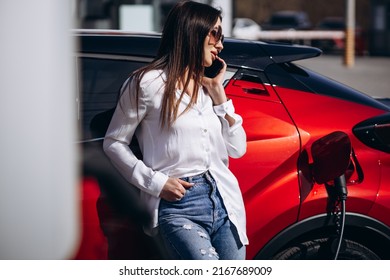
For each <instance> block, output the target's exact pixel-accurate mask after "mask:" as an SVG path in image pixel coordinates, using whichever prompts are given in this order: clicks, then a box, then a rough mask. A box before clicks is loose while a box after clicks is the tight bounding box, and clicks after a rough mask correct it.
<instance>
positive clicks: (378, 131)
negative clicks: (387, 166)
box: [352, 113, 390, 153]
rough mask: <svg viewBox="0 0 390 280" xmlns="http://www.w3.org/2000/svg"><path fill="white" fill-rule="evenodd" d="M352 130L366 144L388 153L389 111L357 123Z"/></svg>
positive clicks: (389, 133) (389, 140)
mask: <svg viewBox="0 0 390 280" xmlns="http://www.w3.org/2000/svg"><path fill="white" fill-rule="evenodd" d="M352 131H353V133H354V134H355V136H356V137H357V138H358V139H359V140H360V141H362V142H363V143H364V144H366V145H367V146H369V147H371V148H374V149H377V150H380V151H383V152H386V153H390V113H386V114H383V115H379V116H376V117H373V118H370V119H368V120H365V121H363V122H361V123H358V124H357V125H355V126H354V128H353V130H352Z"/></svg>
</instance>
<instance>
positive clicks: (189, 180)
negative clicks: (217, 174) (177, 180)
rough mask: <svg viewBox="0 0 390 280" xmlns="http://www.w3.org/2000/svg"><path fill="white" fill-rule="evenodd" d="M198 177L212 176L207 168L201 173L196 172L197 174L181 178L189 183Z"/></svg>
mask: <svg viewBox="0 0 390 280" xmlns="http://www.w3.org/2000/svg"><path fill="white" fill-rule="evenodd" d="M200 178H208V179H210V178H212V176H211V174H210V171H208V170H207V171H205V172H203V173H200V174H197V175H193V176H188V177H183V178H181V179H182V180H184V181H187V182H189V183H191V182H192V181H196V180H198V179H200Z"/></svg>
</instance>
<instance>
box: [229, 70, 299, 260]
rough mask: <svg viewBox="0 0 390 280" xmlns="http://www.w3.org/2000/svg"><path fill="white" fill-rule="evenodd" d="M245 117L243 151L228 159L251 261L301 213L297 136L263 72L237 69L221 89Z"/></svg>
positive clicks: (237, 110) (292, 124)
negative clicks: (238, 192)
mask: <svg viewBox="0 0 390 280" xmlns="http://www.w3.org/2000/svg"><path fill="white" fill-rule="evenodd" d="M225 91H226V93H227V95H228V97H229V98H231V99H232V100H233V102H234V105H235V108H236V112H237V113H238V114H240V115H241V116H242V117H243V126H244V129H245V131H246V134H247V152H246V154H245V155H244V156H243V157H242V158H240V159H231V160H230V168H231V170H232V171H233V172H234V174H235V175H236V176H237V178H238V180H239V183H240V186H241V190H242V193H243V196H244V200H245V205H246V211H247V228H248V235H249V238H250V243H251V246H250V247H249V248H248V253H249V254H250V255H249V257H252V256H253V255H254V254H255V253H256V251H257V250H258V249H260V248H261V247H262V245H263V244H264V243H265V242H266V241H267V240H268V239H270V238H271V237H272V236H274V235H275V234H276V233H277V232H279V231H280V230H282V229H283V228H285V227H286V226H288V225H290V224H292V223H294V222H295V221H296V219H297V215H298V209H299V186H298V177H297V159H298V156H299V151H300V137H299V133H298V131H297V129H296V127H295V125H294V123H293V121H292V120H291V118H290V116H289V114H288V112H287V111H286V109H285V107H284V105H283V103H282V102H281V101H280V99H279V97H278V96H277V94H276V92H275V91H274V89H273V87H272V85H270V84H269V82H268V80H267V78H266V76H265V75H264V73H263V72H261V71H254V70H248V69H240V70H238V71H237V72H236V74H235V75H234V76H233V77H232V79H230V80H229V82H228V83H227V85H226V87H225Z"/></svg>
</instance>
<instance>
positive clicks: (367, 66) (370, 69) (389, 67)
mask: <svg viewBox="0 0 390 280" xmlns="http://www.w3.org/2000/svg"><path fill="white" fill-rule="evenodd" d="M297 64H300V65H302V66H305V67H307V68H309V69H312V70H314V71H315V72H318V73H320V74H322V75H325V76H327V77H329V78H332V79H334V80H337V81H339V82H342V83H343V84H346V85H348V86H350V87H352V88H355V89H357V90H359V91H361V92H364V93H366V94H368V95H371V96H373V97H375V98H378V97H379V98H390V57H370V56H361V57H359V56H357V57H356V58H355V63H354V65H353V66H352V67H350V68H348V67H346V66H345V65H344V64H343V56H339V55H321V56H319V57H316V58H311V59H307V60H300V61H297Z"/></svg>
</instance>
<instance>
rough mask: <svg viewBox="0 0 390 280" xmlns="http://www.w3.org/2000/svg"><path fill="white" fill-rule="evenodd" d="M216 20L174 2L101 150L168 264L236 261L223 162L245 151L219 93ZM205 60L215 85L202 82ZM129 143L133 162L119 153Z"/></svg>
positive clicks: (232, 201) (204, 8)
mask: <svg viewBox="0 0 390 280" xmlns="http://www.w3.org/2000/svg"><path fill="white" fill-rule="evenodd" d="M222 49H223V35H222V28H221V12H220V11H219V10H217V9H215V8H213V7H211V6H208V5H205V4H201V3H197V2H192V1H185V2H179V3H178V4H177V5H176V6H175V7H174V8H173V9H172V10H171V12H170V14H169V15H168V18H167V21H166V23H165V25H164V29H163V32H162V40H161V45H160V48H159V51H158V55H157V57H156V58H155V60H154V61H153V62H152V63H151V64H149V65H147V66H146V67H144V68H142V69H140V70H138V71H136V72H135V73H133V75H132V76H131V77H130V78H129V79H128V80H127V81H126V82H125V84H124V85H123V87H122V95H121V98H120V101H119V104H118V106H117V108H116V111H115V113H114V115H113V118H112V120H111V123H110V126H109V128H108V130H107V133H106V137H105V140H104V145H103V146H104V150H105V152H106V154H107V155H108V156H109V157H110V159H111V160H112V162H113V164H114V165H115V166H116V167H117V168H118V169H119V170H120V172H121V173H122V174H123V175H124V176H125V178H126V179H127V180H128V181H129V182H130V183H131V184H134V185H135V186H137V187H138V188H139V189H140V190H141V192H140V195H141V199H142V200H143V201H144V203H145V204H146V205H147V207H148V209H149V210H150V211H151V213H152V215H153V218H154V219H153V224H152V225H151V226H150V228H149V229H148V230H147V232H148V233H150V234H154V233H155V232H156V229H158V232H159V234H160V236H161V237H162V239H163V240H164V244H165V247H166V250H167V253H168V256H169V258H172V259H244V258H245V245H246V244H247V243H248V240H247V237H246V228H245V227H246V224H245V223H246V221H245V210H244V204H243V200H242V195H241V192H240V189H239V186H238V182H237V179H236V178H235V176H234V175H233V174H232V172H231V171H230V170H229V169H228V157H229V156H231V157H235V158H238V157H241V156H242V155H243V154H244V153H245V151H246V135H245V132H244V130H243V128H242V118H241V117H240V116H239V115H237V114H235V112H234V107H233V103H232V101H231V100H228V99H227V97H226V94H225V91H224V87H223V85H222V80H223V77H224V74H225V72H226V63H225V62H224V61H223V60H222V59H221V58H219V57H218V54H219V52H221V51H222ZM214 60H219V61H221V62H222V64H223V68H222V69H221V70H220V72H219V73H218V75H217V76H216V77H215V78H206V77H204V75H203V74H204V69H205V67H208V66H211V64H212V63H213V61H214ZM134 134H135V135H136V137H137V139H138V142H139V143H140V148H141V151H142V154H143V159H142V160H139V159H137V158H136V157H135V155H134V153H133V152H132V151H131V150H130V149H129V147H128V145H129V143H130V141H131V139H132V137H133V135H134Z"/></svg>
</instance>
